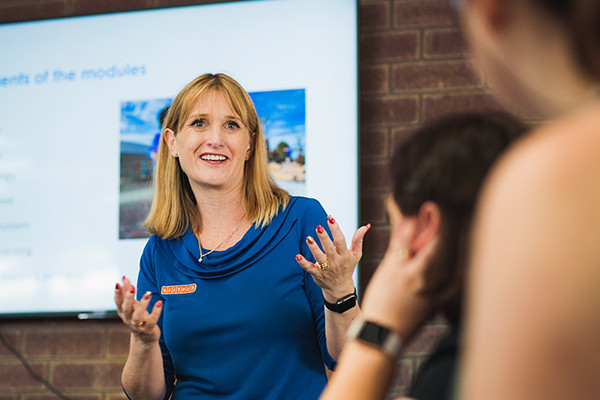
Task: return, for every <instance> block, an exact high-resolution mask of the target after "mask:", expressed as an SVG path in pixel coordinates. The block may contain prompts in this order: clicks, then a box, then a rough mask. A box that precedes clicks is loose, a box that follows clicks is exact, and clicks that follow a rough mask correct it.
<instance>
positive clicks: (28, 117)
mask: <svg viewBox="0 0 600 400" xmlns="http://www.w3.org/2000/svg"><path fill="white" fill-rule="evenodd" d="M356 43H357V34H356V1H355V0H327V1H322V0H277V1H275V0H270V1H260V0H258V1H247V2H233V3H221V4H216V5H201V6H189V7H177V8H169V9H160V10H150V11H139V12H127V13H118V14H107V15H98V16H90V17H77V18H68V19H58V20H49V21H38V22H27V23H15V24H4V25H0V54H2V63H1V64H0V317H5V318H6V317H16V316H25V315H27V316H36V315H37V316H40V315H45V316H47V315H49V314H55V315H57V314H67V315H70V314H73V315H79V316H80V318H89V317H102V316H105V315H110V314H111V312H112V311H114V308H115V306H114V303H113V290H114V286H115V283H116V282H119V281H120V280H121V277H122V276H123V275H126V276H127V277H129V278H130V279H132V280H133V281H134V282H135V279H136V278H137V271H138V266H139V258H140V255H141V252H142V249H143V246H144V244H145V242H146V240H147V237H148V234H147V232H145V230H143V229H142V228H141V227H140V222H141V221H142V220H143V219H144V218H145V216H146V212H147V210H148V207H149V202H150V200H151V198H152V187H151V184H150V182H151V176H152V167H153V156H154V151H155V147H156V143H157V140H158V137H157V133H159V123H158V115H159V113H160V111H161V110H162V109H163V108H164V107H165V106H167V105H168V104H169V103H170V101H171V100H172V99H173V98H174V96H175V95H176V94H177V93H178V92H179V90H181V89H182V88H183V87H184V86H185V85H186V84H187V83H188V82H189V81H191V80H192V79H194V78H195V77H197V76H198V75H201V74H203V73H206V72H211V73H217V72H223V73H226V74H228V75H230V76H232V77H233V78H234V79H236V80H237V81H238V82H240V84H241V85H242V86H243V87H244V88H245V89H246V90H247V91H248V92H249V93H250V94H251V97H252V99H253V101H254V103H255V105H256V108H257V111H258V114H259V117H260V118H261V122H262V124H263V129H264V132H265V136H266V137H267V138H268V147H269V159H270V166H271V170H272V171H273V174H274V176H275V178H276V180H277V182H278V183H279V184H280V185H281V186H283V187H284V188H286V189H287V190H289V191H290V192H291V193H292V194H295V195H302V196H308V197H314V198H317V199H318V200H319V201H320V202H321V203H322V204H323V206H324V207H325V209H326V211H327V212H328V213H330V214H331V215H333V216H334V217H335V219H336V220H337V221H338V222H339V223H340V225H341V227H342V230H343V231H344V234H345V235H346V237H347V238H348V240H349V239H350V237H351V236H352V234H353V232H354V230H355V229H356V227H357V220H358V206H357V184H358V179H357V119H358V118H357V51H356V47H357V46H356ZM299 268H300V267H299Z"/></svg>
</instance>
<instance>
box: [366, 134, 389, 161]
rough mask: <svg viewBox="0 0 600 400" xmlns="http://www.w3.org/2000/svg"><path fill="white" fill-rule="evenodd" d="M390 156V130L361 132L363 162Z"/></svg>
mask: <svg viewBox="0 0 600 400" xmlns="http://www.w3.org/2000/svg"><path fill="white" fill-rule="evenodd" d="M387 155H388V130H387V129H366V128H363V129H361V130H360V157H361V160H365V159H373V158H382V157H387Z"/></svg>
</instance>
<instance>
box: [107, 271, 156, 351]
mask: <svg viewBox="0 0 600 400" xmlns="http://www.w3.org/2000/svg"><path fill="white" fill-rule="evenodd" d="M151 298H152V295H151V293H150V292H146V293H145V294H144V295H143V296H142V298H141V300H140V301H137V300H136V299H135V287H134V286H133V285H132V284H131V282H130V281H129V279H127V278H126V277H123V284H122V285H120V284H118V283H117V284H116V286H115V304H116V305H117V314H118V315H119V317H120V318H121V320H122V321H123V323H124V324H125V325H126V326H127V327H128V328H129V330H130V331H131V332H132V333H133V334H134V336H135V338H136V339H138V340H139V341H141V342H143V343H151V342H156V341H158V339H159V338H160V328H159V327H158V325H157V322H158V317H160V313H161V312H162V306H163V303H162V301H161V300H159V301H157V302H156V303H155V304H154V308H153V309H152V313H149V312H148V304H149V303H150V300H151Z"/></svg>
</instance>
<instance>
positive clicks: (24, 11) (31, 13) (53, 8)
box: [0, 0, 67, 22]
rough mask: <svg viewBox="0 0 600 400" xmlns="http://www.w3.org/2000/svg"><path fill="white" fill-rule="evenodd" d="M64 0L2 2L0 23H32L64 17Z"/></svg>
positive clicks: (65, 7)
mask: <svg viewBox="0 0 600 400" xmlns="http://www.w3.org/2000/svg"><path fill="white" fill-rule="evenodd" d="M66 4H67V2H66V0H47V1H44V2H31V1H18V2H17V1H13V2H7V1H3V2H1V3H0V22H18V21H33V20H39V19H47V18H58V17H64V16H65V15H66V10H67V6H66Z"/></svg>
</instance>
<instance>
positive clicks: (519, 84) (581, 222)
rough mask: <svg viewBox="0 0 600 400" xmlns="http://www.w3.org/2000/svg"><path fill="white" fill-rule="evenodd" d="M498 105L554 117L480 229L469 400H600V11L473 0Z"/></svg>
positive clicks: (474, 26)
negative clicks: (599, 375) (599, 377)
mask: <svg viewBox="0 0 600 400" xmlns="http://www.w3.org/2000/svg"><path fill="white" fill-rule="evenodd" d="M452 3H453V4H454V6H455V8H456V10H457V13H458V15H459V18H460V21H461V22H462V27H463V31H464V33H465V36H466V39H467V42H468V43H469V45H470V47H471V51H472V54H473V56H474V58H475V59H476V60H477V61H478V63H479V64H480V66H481V68H482V69H483V71H484V73H485V75H486V76H487V80H488V82H489V85H490V87H491V88H492V89H493V91H494V93H495V95H496V97H497V98H498V99H499V100H500V102H502V103H503V104H504V105H505V106H506V107H509V108H510V109H513V110H515V111H516V112H518V113H520V114H525V115H535V116H540V117H542V118H544V119H545V120H547V122H546V123H544V124H542V125H540V126H539V127H537V128H536V129H535V130H533V131H531V133H529V134H528V135H526V137H525V139H524V140H522V141H521V142H520V143H519V145H518V146H515V147H514V148H513V149H512V150H511V151H510V152H509V153H508V154H507V156H506V157H504V158H503V159H502V161H501V162H500V163H499V165H498V166H497V167H496V168H495V169H494V171H493V173H492V174H491V175H490V179H489V180H488V182H487V184H486V187H485V189H484V191H483V192H482V197H481V203H480V205H479V206H478V211H477V217H476V219H475V223H474V234H473V247H472V249H473V253H472V255H471V263H470V273H469V279H468V284H467V288H468V296H467V299H468V303H467V308H466V313H465V315H466V318H467V321H466V325H465V329H466V331H465V354H464V366H463V367H464V368H463V369H462V371H461V377H462V378H461V381H460V385H459V396H458V398H460V399H466V400H480V399H485V400H496V399H511V400H524V399H545V400H554V399H567V398H569V399H578V400H585V399H599V398H600V379H598V371H600V345H598V338H599V337H600V246H598V238H600V207H599V205H600V1H598V0H463V1H453V2H452Z"/></svg>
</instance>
